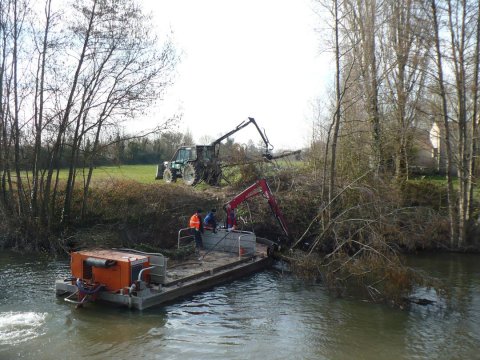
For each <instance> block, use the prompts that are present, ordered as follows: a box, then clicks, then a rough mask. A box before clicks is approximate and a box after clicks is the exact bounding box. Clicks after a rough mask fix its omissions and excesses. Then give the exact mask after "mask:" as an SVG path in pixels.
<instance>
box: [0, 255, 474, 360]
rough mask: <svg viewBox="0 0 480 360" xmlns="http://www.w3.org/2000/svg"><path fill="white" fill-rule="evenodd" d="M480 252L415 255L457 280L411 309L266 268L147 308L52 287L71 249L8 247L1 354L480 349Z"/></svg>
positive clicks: (2, 260) (203, 355)
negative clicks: (74, 298) (345, 294)
mask: <svg viewBox="0 0 480 360" xmlns="http://www.w3.org/2000/svg"><path fill="white" fill-rule="evenodd" d="M478 259H479V257H475V256H472V257H471V256H457V255H453V256H452V255H448V256H443V255H439V256H435V257H429V258H421V257H419V258H416V259H415V260H412V264H411V265H412V266H415V267H421V268H423V269H424V270H425V271H427V272H429V273H431V274H432V275H433V276H437V277H440V278H443V279H446V281H448V282H451V284H452V288H451V292H450V298H449V301H448V302H441V301H437V302H435V303H434V304H432V305H428V306H419V305H414V306H413V307H412V308H411V309H409V310H408V311H399V310H395V309H391V308H389V307H387V306H382V305H373V304H369V303H365V302H361V301H355V300H348V299H338V298H335V297H332V296H330V295H328V294H327V292H326V291H324V289H323V288H322V285H321V284H313V283H304V282H302V281H299V280H297V279H295V278H293V277H291V276H289V275H285V276H283V275H282V274H281V273H279V272H276V271H266V272H262V273H259V274H256V275H254V276H253V277H250V278H246V279H242V280H239V281H235V282H233V283H231V284H227V285H224V286H219V287H216V288H215V289H213V290H212V291H207V292H204V293H200V294H197V295H195V296H191V297H188V298H185V299H182V300H181V301H179V302H177V303H175V304H171V305H168V306H165V307H158V308H151V309H148V310H145V311H142V312H140V311H129V310H127V309H123V308H111V307H108V306H104V305H97V304H89V305H88V307H87V308H86V309H82V310H76V309H74V308H72V307H71V306H70V305H69V304H66V303H65V302H63V301H62V300H59V299H56V298H55V295H54V290H53V289H54V281H55V278H57V277H61V276H67V275H68V262H67V261H66V260H64V261H54V260H50V259H37V258H35V257H33V258H30V257H21V256H16V255H12V254H8V255H6V254H5V253H2V254H0V279H1V281H0V339H1V340H0V358H1V359H10V358H18V357H24V358H27V359H30V358H34V359H57V358H69V359H81V358H89V359H105V358H118V359H130V358H140V357H143V358H146V359H160V358H161V359H190V358H195V359H225V358H228V359H259V358H265V359H291V358H302V359H347V358H355V359H386V358H394V359H397V358H398V359H416V358H420V359H425V358H438V359H450V358H465V359H467V358H475V357H478V353H477V352H478V349H479V348H480V325H479V324H480V322H479V320H480V315H479V314H480V312H479V310H480V277H479V275H480V268H479V266H478V265H477V263H478ZM419 291H420V292H422V291H423V295H424V296H427V295H428V296H431V297H435V294H429V293H428V292H429V291H431V290H428V289H419ZM19 338H21V339H23V338H25V339H28V341H19V340H18V339H19ZM15 339H17V340H15Z"/></svg>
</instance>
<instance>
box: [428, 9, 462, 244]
mask: <svg viewBox="0 0 480 360" xmlns="http://www.w3.org/2000/svg"><path fill="white" fill-rule="evenodd" d="M431 8H432V18H433V30H434V41H435V53H436V60H437V61H436V63H437V76H438V87H439V89H440V99H441V101H442V118H443V126H444V128H445V132H444V134H445V138H444V141H445V150H446V153H447V159H446V167H447V169H446V177H447V201H448V217H449V220H450V244H451V245H452V246H454V245H455V244H456V242H457V237H458V227H457V224H458V221H457V212H456V206H455V196H454V190H453V179H452V164H453V154H452V146H451V135H450V123H449V121H448V106H447V94H446V91H445V82H444V77H443V64H442V52H441V48H440V30H439V25H438V14H437V4H436V1H435V0H431Z"/></svg>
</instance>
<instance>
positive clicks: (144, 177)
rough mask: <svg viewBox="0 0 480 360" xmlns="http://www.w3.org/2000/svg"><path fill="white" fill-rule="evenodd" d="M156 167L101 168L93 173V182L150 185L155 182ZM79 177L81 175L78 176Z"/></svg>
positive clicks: (123, 166)
mask: <svg viewBox="0 0 480 360" xmlns="http://www.w3.org/2000/svg"><path fill="white" fill-rule="evenodd" d="M156 173H157V165H122V166H101V167H97V168H96V169H95V170H94V171H93V181H98V180H108V179H116V180H134V181H138V182H139V183H142V184H151V183H154V182H155V181H159V180H155V175H156ZM79 175H80V176H81V174H79Z"/></svg>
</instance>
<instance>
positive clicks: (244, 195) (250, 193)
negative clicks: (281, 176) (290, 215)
mask: <svg viewBox="0 0 480 360" xmlns="http://www.w3.org/2000/svg"><path fill="white" fill-rule="evenodd" d="M257 195H263V197H265V198H266V199H267V201H268V204H269V205H270V208H271V209H272V212H273V215H274V216H275V218H276V219H277V221H278V223H279V224H280V227H281V228H282V230H283V232H284V233H285V235H286V236H287V237H289V233H288V228H287V224H286V222H285V218H284V216H283V213H282V211H281V210H280V207H279V206H278V203H277V200H276V199H275V197H274V196H273V194H272V191H271V190H270V187H269V186H268V183H267V181H266V180H265V179H260V180H257V181H256V182H255V183H254V184H253V185H251V186H249V187H248V188H247V189H245V190H243V191H242V192H241V193H240V194H238V195H237V196H235V197H234V198H233V199H232V200H230V201H229V202H228V203H226V204H225V205H224V207H223V208H224V210H225V211H226V213H227V220H226V222H227V228H231V227H233V225H235V209H236V208H237V206H238V205H239V204H240V203H242V202H244V201H246V200H248V199H250V198H252V197H254V196H257Z"/></svg>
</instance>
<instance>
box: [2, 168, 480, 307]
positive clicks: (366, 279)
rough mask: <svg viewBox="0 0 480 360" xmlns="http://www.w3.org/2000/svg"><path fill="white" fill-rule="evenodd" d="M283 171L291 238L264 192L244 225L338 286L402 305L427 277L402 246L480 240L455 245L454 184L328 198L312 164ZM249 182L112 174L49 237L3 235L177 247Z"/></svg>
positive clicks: (359, 187)
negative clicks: (306, 169) (213, 183)
mask: <svg viewBox="0 0 480 360" xmlns="http://www.w3.org/2000/svg"><path fill="white" fill-rule="evenodd" d="M281 175H282V176H274V177H271V178H268V182H269V183H270V186H271V188H272V190H273V192H274V193H275V197H276V198H277V200H278V202H279V204H280V206H281V209H282V211H283V213H284V215H285V218H286V220H287V223H288V227H289V230H290V234H291V238H290V239H286V238H285V237H284V236H283V235H282V231H281V228H280V227H279V226H278V224H277V223H276V221H275V218H274V217H273V216H272V213H271V210H270V208H269V206H268V204H267V202H266V201H263V200H262V199H261V198H259V200H258V201H257V200H255V201H249V202H248V205H247V204H244V206H240V207H239V208H238V211H237V218H238V220H239V226H240V227H241V228H242V229H245V230H248V231H254V232H255V233H256V234H257V235H258V236H261V237H266V238H268V239H271V240H274V241H278V242H280V243H282V245H283V246H282V249H283V250H284V251H285V250H287V249H289V248H290V247H293V249H294V252H293V253H290V252H287V253H285V254H286V255H287V256H290V257H292V255H291V254H294V258H295V264H294V269H295V271H296V273H297V274H298V275H300V276H302V277H305V278H315V279H317V280H321V281H322V282H324V283H325V284H326V285H327V286H328V287H329V288H330V289H331V290H332V292H334V293H337V294H338V295H341V296H345V295H346V294H347V293H349V292H350V289H352V290H353V292H355V293H360V294H361V296H362V297H363V296H366V297H370V299H371V301H375V302H390V303H392V304H394V305H399V306H402V299H405V298H406V297H407V296H408V294H409V293H410V292H411V291H412V289H413V288H414V287H415V286H417V285H419V284H424V283H425V282H424V280H423V279H422V277H421V276H418V274H417V273H415V272H412V271H411V270H410V269H409V268H408V267H407V266H405V264H404V260H403V259H402V256H401V254H404V253H416V252H425V251H451V250H455V251H459V250H462V251H477V249H478V246H477V244H476V243H475V242H472V243H471V244H468V247H465V248H463V249H458V248H451V247H450V243H449V237H448V236H449V228H448V218H447V215H446V213H445V203H444V201H445V193H444V191H443V190H442V188H441V186H439V185H435V184H433V185H432V184H431V183H429V182H411V183H407V184H406V185H404V186H403V187H397V186H395V185H392V184H387V183H382V182H376V183H369V182H363V183H361V184H360V183H358V184H355V186H354V187H353V186H350V185H348V186H345V190H344V191H342V192H340V194H339V196H338V197H337V198H336V201H335V202H332V203H329V204H325V203H324V202H323V201H322V194H323V192H322V188H321V184H320V183H319V182H318V181H311V180H310V179H309V178H308V177H307V176H306V174H302V173H300V174H295V176H293V175H294V174H293V173H284V174H281ZM248 185H250V184H249V183H247V185H246V184H245V183H243V184H242V182H239V184H238V185H237V186H224V187H221V188H220V187H218V188H217V187H209V186H206V185H200V186H197V187H194V188H192V187H187V186H184V185H183V184H165V183H164V182H163V181H162V182H155V183H152V184H141V183H139V182H136V181H127V180H116V179H110V180H102V181H98V182H96V184H95V186H92V188H91V193H90V196H89V198H88V199H89V200H88V203H87V211H86V212H85V213H84V214H83V216H80V208H81V205H82V204H81V203H80V202H79V201H74V202H73V206H72V213H73V214H76V216H73V217H71V218H70V220H69V222H68V224H65V225H64V226H60V224H59V226H57V227H56V228H57V229H59V230H58V231H57V232H56V233H51V234H49V236H48V237H46V238H33V239H32V238H29V234H28V233H27V234H23V233H22V232H21V231H20V230H21V227H18V226H17V227H15V226H14V225H15V224H10V225H11V226H10V228H8V229H5V231H3V232H2V233H3V234H4V237H3V245H4V247H6V248H14V249H18V250H21V251H25V250H35V251H45V252H47V253H51V254H55V253H57V254H60V253H64V254H66V253H68V252H69V251H72V250H76V249H82V248H91V247H127V248H136V249H140V250H146V251H163V252H169V251H172V249H173V248H175V246H176V243H177V233H178V230H179V229H181V228H184V227H187V224H188V220H189V218H190V216H191V214H192V213H193V212H194V211H195V210H196V209H197V208H202V209H203V210H204V211H205V212H206V211H207V210H209V209H210V208H217V209H218V212H217V217H218V218H219V223H221V222H222V221H223V220H224V215H223V210H222V207H223V204H225V203H226V202H227V201H228V200H229V199H231V198H232V197H233V196H234V195H236V194H238V193H239V192H240V191H242V190H243V189H244V188H245V186H248ZM81 195H82V194H78V198H79V199H80V198H81ZM3 226H5V223H4V224H3ZM54 228H55V227H54ZM6 234H8V235H6ZM169 255H173V256H176V255H175V254H174V253H172V254H169Z"/></svg>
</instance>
